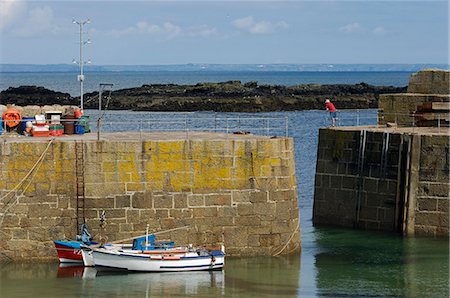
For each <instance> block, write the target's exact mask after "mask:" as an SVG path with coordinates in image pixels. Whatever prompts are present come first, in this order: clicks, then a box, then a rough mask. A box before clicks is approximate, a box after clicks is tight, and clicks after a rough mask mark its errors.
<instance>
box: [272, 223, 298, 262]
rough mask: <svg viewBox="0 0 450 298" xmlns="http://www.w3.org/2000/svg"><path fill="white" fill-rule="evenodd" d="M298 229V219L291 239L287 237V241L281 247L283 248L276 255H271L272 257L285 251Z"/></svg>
mask: <svg viewBox="0 0 450 298" xmlns="http://www.w3.org/2000/svg"><path fill="white" fill-rule="evenodd" d="M298 229H300V218H299V219H298V224H297V227H296V228H295V230H294V232H292V234H291V237H289V239H288V241H287V242H286V244H285V245H284V246H283V248H282V249H281V250H280V251H279V252H277V253H276V254H274V255H273V256H274V257H276V256H278V255H279V254H281V253H282V252H283V251H284V250H285V249H286V247H287V246H288V244H289V243H290V242H291V240H292V238H294V235H295V233H297V231H298Z"/></svg>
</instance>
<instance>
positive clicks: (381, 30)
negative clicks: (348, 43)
mask: <svg viewBox="0 0 450 298" xmlns="http://www.w3.org/2000/svg"><path fill="white" fill-rule="evenodd" d="M372 33H373V34H377V35H383V34H384V33H386V30H385V29H384V27H383V26H378V27H375V28H374V29H373V30H372Z"/></svg>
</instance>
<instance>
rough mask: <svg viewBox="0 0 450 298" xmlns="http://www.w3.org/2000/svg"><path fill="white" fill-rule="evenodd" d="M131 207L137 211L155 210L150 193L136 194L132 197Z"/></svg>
mask: <svg viewBox="0 0 450 298" xmlns="http://www.w3.org/2000/svg"><path fill="white" fill-rule="evenodd" d="M131 206H132V207H133V208H137V209H150V208H153V197H152V194H151V193H150V192H145V193H144V192H135V193H134V194H133V195H132V196H131Z"/></svg>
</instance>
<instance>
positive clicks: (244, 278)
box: [0, 110, 449, 298]
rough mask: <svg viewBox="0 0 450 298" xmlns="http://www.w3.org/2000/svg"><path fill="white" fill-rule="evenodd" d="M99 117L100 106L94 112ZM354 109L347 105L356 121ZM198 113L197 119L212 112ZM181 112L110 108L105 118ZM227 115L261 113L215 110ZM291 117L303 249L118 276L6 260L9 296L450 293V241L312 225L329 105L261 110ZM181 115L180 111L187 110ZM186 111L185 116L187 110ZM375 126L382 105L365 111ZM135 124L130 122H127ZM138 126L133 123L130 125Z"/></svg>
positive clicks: (363, 117) (2, 276)
mask: <svg viewBox="0 0 450 298" xmlns="http://www.w3.org/2000/svg"><path fill="white" fill-rule="evenodd" d="M88 113H90V115H91V118H92V119H95V118H96V114H95V112H94V111H88ZM355 113H356V112H355V111H341V112H340V115H339V117H340V118H341V119H340V120H341V121H344V120H346V119H347V120H348V121H349V122H348V123H345V124H346V125H356V122H352V121H353V120H352V119H354V118H355ZM212 114H213V113H194V114H193V115H191V116H192V117H193V116H195V117H211V116H212ZM161 115H164V117H167V116H168V117H172V116H177V113H165V114H163V113H146V112H140V113H135V112H123V111H122V112H121V111H116V112H110V113H108V114H107V115H106V120H105V121H108V119H110V120H115V121H121V120H125V119H129V118H130V117H131V116H132V117H134V118H135V119H140V118H142V119H148V118H149V117H156V118H158V117H162V116H161ZM217 115H219V116H220V117H234V116H236V115H239V117H243V118H245V117H254V116H255V115H254V114H243V113H239V114H236V113H234V114H232V113H216V114H213V116H217ZM257 116H270V117H287V118H288V120H289V135H290V136H292V137H293V138H294V143H295V159H296V171H297V183H298V194H299V207H300V221H301V240H302V250H301V252H300V253H295V254H293V255H289V256H277V257H248V258H237V257H227V258H226V264H225V268H224V270H223V271H214V272H191V273H189V272H188V273H133V274H123V273H122V274H117V273H115V274H111V273H106V272H100V271H97V270H96V269H95V268H83V267H60V266H59V264H58V263H10V264H0V298H4V297H8V298H9V297H449V240H448V239H437V238H419V237H411V238H405V237H401V236H400V235H398V234H389V233H379V232H371V231H357V230H351V229H340V228H331V227H313V225H312V205H313V190H314V174H315V161H316V150H317V141H318V140H317V134H318V128H319V127H323V126H324V123H325V122H324V112H323V111H300V112H278V113H262V114H258V115H257ZM180 117H181V115H180ZM183 117H184V116H183ZM358 119H359V122H358V123H359V124H361V125H363V124H373V123H374V121H376V111H374V110H366V111H362V112H360V114H358ZM125 129H128V128H125ZM129 129H132V128H129Z"/></svg>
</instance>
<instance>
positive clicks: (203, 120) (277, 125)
mask: <svg viewBox="0 0 450 298" xmlns="http://www.w3.org/2000/svg"><path fill="white" fill-rule="evenodd" d="M28 121H30V120H29V119H28V120H20V121H17V120H2V124H1V125H2V137H5V136H12V135H21V134H22V135H23V134H24V129H23V128H24V127H25V125H24V122H28ZM8 122H14V123H15V122H19V123H18V124H17V125H15V126H14V127H12V128H10V127H9V126H8V125H7V123H8ZM50 122H52V121H48V123H50ZM69 123H74V126H76V125H83V127H84V130H85V131H86V132H92V133H96V134H97V138H98V139H100V138H101V135H102V134H103V133H112V132H139V133H140V135H142V134H143V133H148V132H184V133H186V135H187V136H188V135H189V133H193V132H216V133H225V134H256V135H264V136H288V135H289V120H288V117H192V116H190V115H189V114H185V115H181V116H173V117H168V116H156V117H155V118H150V117H147V119H130V120H127V121H123V120H112V119H102V118H97V119H95V120H91V119H89V118H84V119H83V120H79V119H61V120H59V121H56V123H55V121H53V124H60V125H63V126H65V125H67V124H69Z"/></svg>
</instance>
